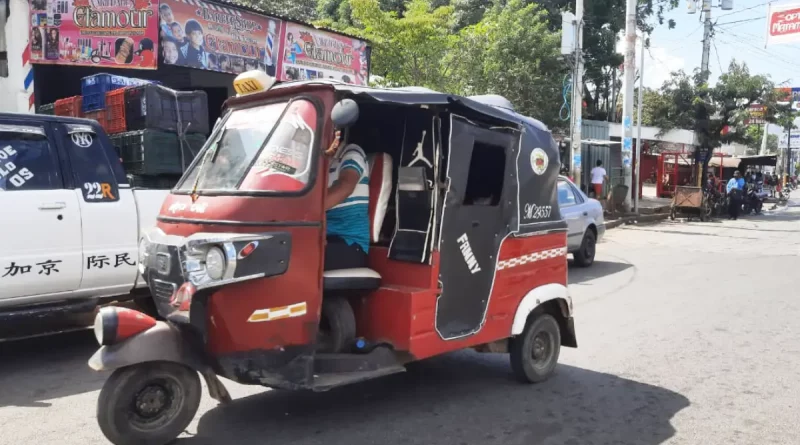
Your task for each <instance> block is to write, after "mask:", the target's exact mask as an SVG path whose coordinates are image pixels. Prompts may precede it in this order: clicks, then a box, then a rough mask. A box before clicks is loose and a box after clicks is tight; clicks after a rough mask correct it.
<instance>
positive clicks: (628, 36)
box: [622, 0, 637, 209]
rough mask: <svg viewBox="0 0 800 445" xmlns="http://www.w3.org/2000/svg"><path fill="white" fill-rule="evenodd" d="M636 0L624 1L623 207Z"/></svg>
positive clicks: (630, 132)
mask: <svg viewBox="0 0 800 445" xmlns="http://www.w3.org/2000/svg"><path fill="white" fill-rule="evenodd" d="M636 4H637V1H636V0H626V2H625V63H624V68H625V73H624V74H625V77H624V78H623V81H622V88H623V93H622V94H623V100H622V171H623V176H624V178H625V185H626V186H627V187H628V193H627V194H626V195H625V204H624V206H625V209H630V208H631V194H632V193H631V192H632V191H633V187H631V185H632V183H633V178H632V174H633V171H632V169H631V154H632V152H633V87H634V84H635V81H636V78H635V77H634V76H635V74H636V73H635V71H636Z"/></svg>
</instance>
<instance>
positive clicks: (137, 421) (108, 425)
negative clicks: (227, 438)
mask: <svg viewBox="0 0 800 445" xmlns="http://www.w3.org/2000/svg"><path fill="white" fill-rule="evenodd" d="M201 391H202V387H201V385H200V378H199V377H198V375H197V372H196V371H194V370H193V369H191V368H189V367H187V366H184V365H181V364H179V363H171V362H146V363H141V364H137V365H132V366H127V367H125V368H120V369H117V370H116V371H114V372H113V373H112V374H111V376H110V377H109V378H108V380H106V383H105V384H104V385H103V389H102V390H101V391H100V397H99V399H98V400H97V423H98V424H99V425H100V430H102V431H103V434H104V435H105V436H106V438H107V439H108V440H109V441H110V442H111V443H113V444H114V445H166V444H168V443H170V442H172V441H173V440H175V439H176V438H177V437H178V436H179V435H180V434H181V433H182V432H183V431H184V429H186V427H187V426H188V425H189V423H190V422H191V421H192V419H193V418H194V415H195V414H196V413H197V408H198V407H199V406H200V397H201Z"/></svg>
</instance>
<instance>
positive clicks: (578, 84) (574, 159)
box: [569, 0, 583, 188]
mask: <svg viewBox="0 0 800 445" xmlns="http://www.w3.org/2000/svg"><path fill="white" fill-rule="evenodd" d="M575 28H576V29H575V47H574V48H575V51H574V55H575V76H574V78H573V87H572V137H571V139H570V149H569V154H570V156H569V162H570V166H571V167H572V172H571V173H572V180H573V181H575V185H577V186H578V187H579V188H580V186H581V162H582V160H583V158H582V156H581V154H582V151H583V144H582V143H581V126H582V125H583V0H575Z"/></svg>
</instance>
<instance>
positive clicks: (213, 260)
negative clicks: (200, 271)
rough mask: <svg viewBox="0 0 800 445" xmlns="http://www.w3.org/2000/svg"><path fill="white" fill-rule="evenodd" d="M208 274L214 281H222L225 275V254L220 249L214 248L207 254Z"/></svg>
mask: <svg viewBox="0 0 800 445" xmlns="http://www.w3.org/2000/svg"><path fill="white" fill-rule="evenodd" d="M206 272H207V273H208V276H209V277H210V278H211V279H212V280H220V279H222V276H223V275H224V274H225V253H224V252H222V249H220V248H219V247H212V248H210V249H208V253H206Z"/></svg>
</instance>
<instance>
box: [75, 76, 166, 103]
mask: <svg viewBox="0 0 800 445" xmlns="http://www.w3.org/2000/svg"><path fill="white" fill-rule="evenodd" d="M146 83H159V82H154V81H150V80H143V79H136V78H134V77H125V76H117V75H114V74H108V73H100V74H95V75H92V76H86V77H84V78H83V79H81V95H82V96H83V105H82V107H81V108H82V110H83V112H84V113H86V112H89V111H96V110H100V109H102V108H105V106H106V93H107V92H109V91H113V90H116V89H119V88H125V87H128V86H138V85H144V84H146Z"/></svg>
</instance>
